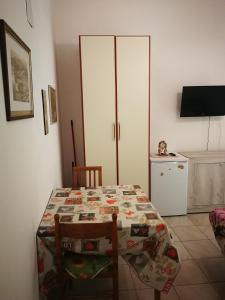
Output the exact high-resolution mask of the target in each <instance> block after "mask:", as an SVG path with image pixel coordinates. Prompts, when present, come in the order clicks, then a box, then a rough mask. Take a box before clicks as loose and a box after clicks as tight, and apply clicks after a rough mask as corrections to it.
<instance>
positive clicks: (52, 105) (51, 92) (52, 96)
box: [48, 85, 57, 124]
mask: <svg viewBox="0 0 225 300" xmlns="http://www.w3.org/2000/svg"><path fill="white" fill-rule="evenodd" d="M48 98H49V112H50V122H51V124H53V123H55V122H57V103H56V91H55V89H54V88H53V87H52V86H51V85H49V86H48Z"/></svg>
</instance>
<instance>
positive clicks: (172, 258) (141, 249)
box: [37, 185, 180, 299]
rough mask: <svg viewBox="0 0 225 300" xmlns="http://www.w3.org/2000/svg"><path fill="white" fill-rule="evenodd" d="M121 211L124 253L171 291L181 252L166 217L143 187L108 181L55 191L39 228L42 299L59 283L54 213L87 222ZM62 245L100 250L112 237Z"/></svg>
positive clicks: (147, 277) (146, 277) (142, 274)
mask: <svg viewBox="0 0 225 300" xmlns="http://www.w3.org/2000/svg"><path fill="white" fill-rule="evenodd" d="M113 212H116V213H117V214H118V216H117V223H118V224H117V225H118V243H119V254H120V255H121V256H122V257H123V258H124V259H125V260H126V261H127V262H128V263H129V265H130V266H132V268H133V269H134V271H135V273H136V275H137V276H138V277H139V278H140V280H141V281H142V282H144V283H145V284H146V285H149V286H152V287H154V288H156V289H158V290H160V291H162V292H164V293H168V292H169V290H170V288H171V285H172V283H173V281H174V279H175V277H176V275H177V273H178V271H179V269H180V263H179V257H178V253H177V250H176V248H175V247H174V246H173V245H172V240H171V238H170V234H169V232H168V228H167V225H166V223H165V222H164V220H163V219H162V218H161V217H160V215H159V213H158V212H157V211H156V209H155V208H154V206H153V205H152V203H151V202H149V199H148V198H147V197H146V195H145V194H144V193H143V192H142V190H141V188H140V186H137V185H126V186H125V185H123V186H106V187H98V188H96V189H82V188H81V190H72V189H70V188H63V189H56V190H54V191H53V192H52V195H51V197H50V199H49V202H48V205H47V207H46V210H45V212H44V215H43V218H42V220H41V223H40V226H39V228H38V231H37V248H38V249H37V250H38V272H39V288H40V299H45V297H46V295H47V294H49V292H50V291H51V290H53V289H54V287H55V286H56V280H55V278H56V277H55V265H54V253H55V245H54V214H55V213H59V214H60V215H61V218H60V221H61V222H69V223H81V222H83V223H87V222H91V223H93V226H94V223H96V222H105V221H108V220H111V214H112V213H113ZM63 247H64V248H66V249H68V250H73V251H75V252H81V253H90V254H96V253H97V254H101V253H106V251H107V249H110V244H109V240H107V239H106V238H102V239H99V240H96V241H93V240H91V241H87V240H85V241H83V240H68V239H65V240H64V242H63Z"/></svg>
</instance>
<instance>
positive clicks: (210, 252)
mask: <svg viewBox="0 0 225 300" xmlns="http://www.w3.org/2000/svg"><path fill="white" fill-rule="evenodd" d="M182 243H183V245H184V247H185V248H186V249H187V250H188V252H189V253H190V254H191V256H192V257H193V258H203V257H221V256H222V254H221V252H220V251H219V249H218V248H216V246H214V244H213V243H212V242H211V241H210V240H200V241H185V242H182Z"/></svg>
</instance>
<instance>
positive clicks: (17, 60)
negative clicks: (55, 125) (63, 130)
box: [0, 20, 34, 121]
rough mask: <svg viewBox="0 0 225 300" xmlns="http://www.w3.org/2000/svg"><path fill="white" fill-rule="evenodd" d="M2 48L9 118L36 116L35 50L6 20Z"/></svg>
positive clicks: (2, 26) (0, 26)
mask: <svg viewBox="0 0 225 300" xmlns="http://www.w3.org/2000/svg"><path fill="white" fill-rule="evenodd" d="M0 52H1V63H2V76H3V87H4V97H5V108H6V119H7V121H13V120H18V119H25V118H32V117H34V105H33V84H32V65H31V50H30V48H29V47H28V46H27V45H26V44H25V43H24V42H23V41H22V40H21V39H20V37H19V36H18V35H17V34H16V33H15V32H14V31H13V30H12V29H11V28H10V27H9V25H8V24H7V23H6V22H5V21H4V20H0Z"/></svg>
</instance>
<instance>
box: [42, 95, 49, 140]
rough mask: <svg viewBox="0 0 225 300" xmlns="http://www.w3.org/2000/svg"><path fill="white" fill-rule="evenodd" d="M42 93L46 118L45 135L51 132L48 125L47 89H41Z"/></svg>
mask: <svg viewBox="0 0 225 300" xmlns="http://www.w3.org/2000/svg"><path fill="white" fill-rule="evenodd" d="M41 95H42V105H43V119H44V130H45V135H46V134H48V132H49V127H48V111H47V94H46V91H45V90H41Z"/></svg>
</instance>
